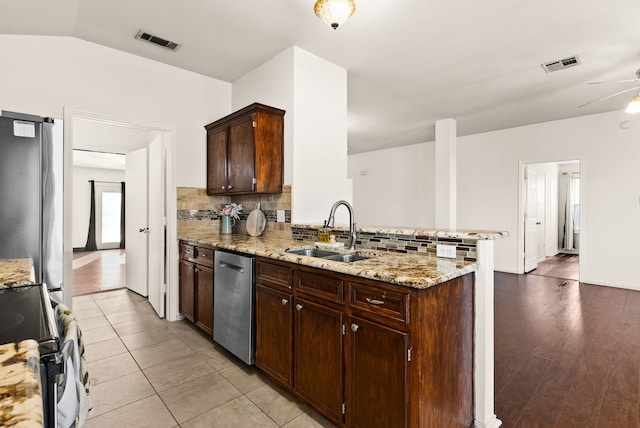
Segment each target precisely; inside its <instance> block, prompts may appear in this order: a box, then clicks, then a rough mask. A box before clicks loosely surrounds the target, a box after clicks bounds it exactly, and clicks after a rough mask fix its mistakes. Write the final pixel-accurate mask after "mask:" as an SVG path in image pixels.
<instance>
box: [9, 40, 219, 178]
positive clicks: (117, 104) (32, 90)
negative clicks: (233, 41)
mask: <svg viewBox="0 0 640 428" xmlns="http://www.w3.org/2000/svg"><path fill="white" fill-rule="evenodd" d="M0 56H1V57H2V58H5V60H3V62H2V79H1V80H0V93H1V94H2V100H0V103H1V105H0V109H3V110H12V111H18V112H23V113H30V114H37V115H41V116H52V117H56V118H60V119H61V118H63V108H64V107H71V108H74V109H78V110H82V111H87V112H91V113H96V114H102V115H105V116H109V117H114V118H118V119H122V120H131V121H137V122H151V123H161V124H166V125H174V126H175V127H176V146H177V150H176V159H175V164H176V184H177V186H193V187H204V186H205V183H206V181H205V176H206V156H205V153H206V152H205V140H206V132H205V130H204V125H206V124H207V123H210V122H212V121H213V120H215V119H218V118H220V117H222V116H224V115H227V114H229V113H230V112H231V84H230V83H226V82H222V81H219V80H215V79H212V78H210V77H206V76H203V75H200V74H196V73H192V72H189V71H185V70H181V69H179V68H176V67H172V66H169V65H165V64H161V63H159V62H155V61H152V60H149V59H146V58H142V57H138V56H135V55H131V54H128V53H125V52H121V51H117V50H115V49H110V48H106V47H103V46H100V45H97V44H94V43H90V42H86V41H83V40H80V39H76V38H73V37H51V36H17V35H0Z"/></svg>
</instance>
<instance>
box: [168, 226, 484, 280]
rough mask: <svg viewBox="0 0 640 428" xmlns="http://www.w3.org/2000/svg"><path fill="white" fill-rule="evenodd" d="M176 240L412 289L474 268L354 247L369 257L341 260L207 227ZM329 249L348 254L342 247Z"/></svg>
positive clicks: (306, 244) (309, 244)
mask: <svg viewBox="0 0 640 428" xmlns="http://www.w3.org/2000/svg"><path fill="white" fill-rule="evenodd" d="M178 239H182V240H185V241H192V242H195V243H199V244H205V245H211V246H213V247H215V248H218V249H224V250H230V251H236V252H240V253H245V254H252V255H256V256H262V257H268V258H271V259H275V260H282V261H286V262H291V263H297V264H300V265H305V266H311V267H316V268H321V269H325V270H330V271H334V272H340V273H344V274H348V275H354V276H358V277H362V278H369V279H374V280H379V281H384V282H387V283H391V284H396V285H401V286H406V287H412V288H428V287H432V286H434V285H437V284H440V283H442V282H445V281H448V280H450V279H453V278H457V277H459V276H462V275H465V274H467V273H469V272H473V271H475V270H476V268H477V264H476V262H474V261H464V260H461V259H441V258H437V257H433V256H431V255H426V254H425V255H422V254H420V255H417V254H416V255H410V254H400V253H394V252H388V251H371V250H356V254H361V255H365V256H371V258H369V259H365V260H359V261H356V262H351V263H344V262H337V261H330V260H324V259H321V258H316V257H307V256H299V255H295V254H289V253H286V252H285V250H287V249H296V248H304V247H312V246H313V242H304V241H295V240H292V239H282V238H270V237H251V236H247V235H235V234H234V235H230V236H227V235H220V234H218V233H216V232H212V231H207V230H201V231H196V230H193V229H191V230H190V231H189V232H188V233H184V234H181V235H179V236H178ZM332 251H336V252H342V253H348V251H344V250H342V251H340V250H332Z"/></svg>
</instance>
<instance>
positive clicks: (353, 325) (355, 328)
mask: <svg viewBox="0 0 640 428" xmlns="http://www.w3.org/2000/svg"><path fill="white" fill-rule="evenodd" d="M359 328H360V326H359V325H358V324H351V331H353V332H354V333H355V332H356V331H358V329H359Z"/></svg>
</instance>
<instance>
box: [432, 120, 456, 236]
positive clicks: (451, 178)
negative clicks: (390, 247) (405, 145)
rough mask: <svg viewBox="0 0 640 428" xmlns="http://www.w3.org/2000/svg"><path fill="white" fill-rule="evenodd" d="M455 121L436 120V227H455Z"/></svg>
mask: <svg viewBox="0 0 640 428" xmlns="http://www.w3.org/2000/svg"><path fill="white" fill-rule="evenodd" d="M456 132H457V131H456V121H455V120H453V119H442V120H439V121H437V122H436V150H435V159H436V200H435V203H436V206H435V210H436V222H435V223H436V224H435V226H436V228H437V229H455V228H456V163H457V159H456V138H457V136H456Z"/></svg>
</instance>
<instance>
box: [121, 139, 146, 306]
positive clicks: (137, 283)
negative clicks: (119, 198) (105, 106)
mask: <svg viewBox="0 0 640 428" xmlns="http://www.w3.org/2000/svg"><path fill="white" fill-rule="evenodd" d="M126 162H127V164H126V165H127V166H126V170H125V183H126V186H125V212H126V215H125V240H126V244H125V246H126V250H125V254H126V259H127V263H126V274H125V278H126V285H127V288H128V289H129V290H131V291H135V292H136V293H138V294H140V295H141V296H144V297H147V295H148V285H147V284H148V279H147V278H148V275H147V273H148V234H147V231H148V227H149V226H148V214H147V193H148V192H147V187H148V186H147V170H148V168H147V148H146V147H145V148H142V149H139V150H136V151H135V152H131V153H128V154H127V160H126Z"/></svg>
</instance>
